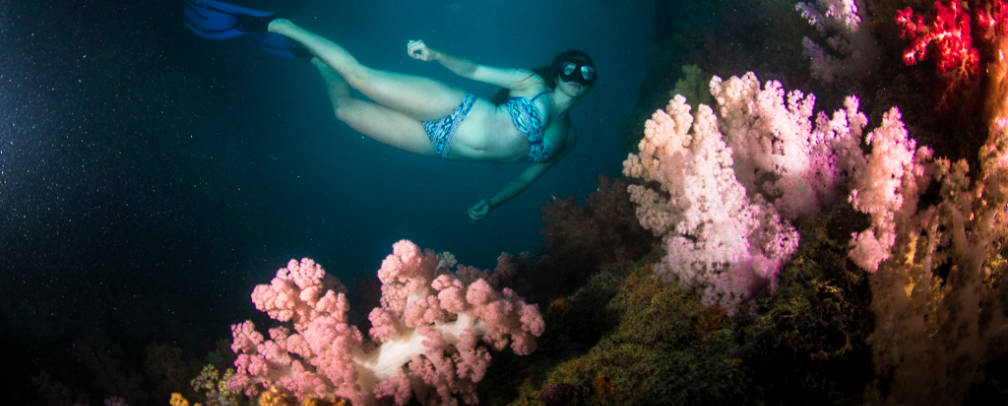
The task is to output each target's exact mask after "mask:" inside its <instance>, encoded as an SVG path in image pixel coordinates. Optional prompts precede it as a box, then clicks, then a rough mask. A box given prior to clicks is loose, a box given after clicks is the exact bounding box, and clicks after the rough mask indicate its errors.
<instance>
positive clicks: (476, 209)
mask: <svg viewBox="0 0 1008 406" xmlns="http://www.w3.org/2000/svg"><path fill="white" fill-rule="evenodd" d="M468 213H469V218H470V219H471V220H472V221H480V220H483V219H485V218H486V216H487V214H489V213H490V202H488V201H486V200H480V201H479V202H476V204H474V205H472V206H470V207H469V210H468Z"/></svg>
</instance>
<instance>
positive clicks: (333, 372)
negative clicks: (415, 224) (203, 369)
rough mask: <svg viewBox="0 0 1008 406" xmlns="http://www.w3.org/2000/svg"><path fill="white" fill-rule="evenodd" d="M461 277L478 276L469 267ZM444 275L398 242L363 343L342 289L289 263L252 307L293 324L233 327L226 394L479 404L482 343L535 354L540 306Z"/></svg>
mask: <svg viewBox="0 0 1008 406" xmlns="http://www.w3.org/2000/svg"><path fill="white" fill-rule="evenodd" d="M465 275H473V276H477V275H482V273H481V272H474V271H473V270H468V271H467V272H465ZM465 275H456V274H454V273H451V272H449V269H448V268H447V267H446V266H444V262H439V261H438V258H437V257H436V256H435V255H434V253H433V252H432V251H430V250H421V249H420V248H419V247H418V246H416V244H413V243H412V242H409V241H406V240H403V241H399V242H397V243H396V244H395V245H394V246H393V253H392V254H391V255H389V256H388V257H387V258H386V259H385V261H383V262H382V266H381V269H380V270H379V271H378V276H379V278H380V279H381V282H382V298H381V306H380V307H378V308H375V309H374V310H372V311H371V314H370V316H369V318H370V320H371V324H372V327H371V331H370V335H371V337H372V339H373V340H374V342H369V341H368V340H366V339H365V338H364V336H363V335H362V334H361V332H360V331H359V330H358V329H357V327H356V326H353V325H351V324H349V323H348V322H347V317H346V313H347V311H348V310H349V305H348V304H347V299H346V294H345V293H344V289H343V288H342V286H341V285H339V283H338V282H337V281H335V279H333V278H332V277H330V276H328V275H327V274H326V273H325V271H324V270H323V269H322V268H321V267H320V266H319V265H318V264H316V263H314V261H312V260H310V259H307V258H306V259H303V260H301V262H298V261H293V260H292V261H290V263H288V265H287V267H286V268H282V269H280V270H279V271H277V275H276V277H275V278H274V279H273V280H272V281H271V283H270V284H269V285H259V286H256V288H255V290H254V291H253V294H252V300H253V302H255V305H256V308H257V309H259V310H261V311H264V312H266V313H267V314H269V315H270V317H272V318H273V319H275V320H278V321H282V322H287V321H289V322H291V323H292V325H293V327H294V331H291V330H290V329H288V328H287V327H275V328H272V329H270V330H269V339H266V338H265V337H264V336H263V335H262V334H260V333H259V332H258V331H256V329H255V326H254V325H253V324H252V322H251V321H245V322H243V323H240V324H237V325H234V326H232V332H233V335H234V342H233V344H232V346H231V348H232V350H234V351H235V353H237V354H238V358H237V360H236V361H235V368H236V370H237V371H236V374H235V375H234V376H233V377H232V378H231V379H230V380H229V381H228V385H229V386H230V387H231V388H232V389H241V390H244V391H245V392H246V393H247V394H249V395H255V394H257V393H259V392H261V391H262V390H264V389H266V388H269V387H270V386H278V387H280V388H283V389H284V390H286V391H288V392H290V393H292V394H293V395H295V396H296V397H297V398H298V399H300V400H305V399H308V398H315V399H324V400H335V399H336V398H346V399H350V400H351V401H352V402H353V403H354V404H355V405H366V404H372V403H374V401H375V400H376V399H378V398H383V397H391V398H393V399H394V400H395V403H396V404H406V403H407V402H409V400H410V399H411V397H412V396H413V395H416V396H418V400H419V401H420V402H421V403H424V404H456V403H457V400H456V398H461V400H462V401H463V402H465V403H468V404H471V403H476V402H477V398H476V383H477V382H479V381H480V380H482V379H483V376H484V375H485V373H486V370H487V368H488V367H489V365H490V353H489V351H488V350H487V348H486V346H485V345H481V344H480V343H484V344H487V345H489V346H491V347H493V348H494V349H496V350H502V349H504V348H506V347H508V346H510V347H511V349H512V350H513V351H514V352H515V353H517V354H519V355H527V354H529V353H531V352H532V351H534V350H535V346H536V337H538V336H539V335H541V334H542V333H543V330H544V328H545V325H544V323H543V319H542V317H541V315H540V313H539V310H538V307H537V306H536V305H530V304H527V303H525V301H524V300H523V299H522V298H521V297H519V296H518V295H516V294H515V293H514V292H513V291H511V290H510V289H507V288H505V289H503V290H500V291H498V290H496V289H494V288H492V287H491V286H490V284H489V283H487V282H486V281H485V280H484V279H482V278H479V279H472V278H467V277H466V276H465Z"/></svg>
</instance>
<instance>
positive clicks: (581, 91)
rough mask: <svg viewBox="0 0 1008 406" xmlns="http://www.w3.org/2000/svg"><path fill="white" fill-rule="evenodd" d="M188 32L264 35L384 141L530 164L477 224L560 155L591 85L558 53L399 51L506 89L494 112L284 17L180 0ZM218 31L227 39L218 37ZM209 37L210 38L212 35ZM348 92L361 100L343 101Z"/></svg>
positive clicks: (580, 56) (586, 61) (483, 209)
mask: <svg viewBox="0 0 1008 406" xmlns="http://www.w3.org/2000/svg"><path fill="white" fill-rule="evenodd" d="M185 7H186V9H185V11H186V19H187V20H186V26H187V27H189V28H190V29H192V30H193V31H194V32H196V33H197V34H200V35H203V36H206V37H211V38H225V37H231V36H237V35H245V34H250V33H256V32H259V33H262V32H264V31H266V32H269V33H274V34H279V35H281V36H283V37H285V38H287V39H289V40H291V41H293V43H292V44H290V45H291V46H289V47H284V46H282V45H277V44H283V42H278V41H276V38H269V37H268V35H269V34H266V35H267V36H262V35H261V34H257V35H260V36H259V37H257V38H253V39H254V40H256V41H257V42H259V45H260V46H263V47H266V48H274V49H273V50H274V51H276V50H280V51H281V52H282V51H283V49H284V48H286V49H289V50H290V51H291V52H293V53H294V54H295V55H297V56H300V57H302V58H304V59H309V60H310V61H311V62H312V64H314V65H315V67H316V68H317V69H318V70H319V72H320V73H321V74H322V77H323V79H324V80H325V82H326V85H327V87H328V92H329V98H330V100H331V102H332V107H333V111H334V112H335V114H336V117H337V118H338V119H339V120H341V121H343V122H344V123H346V124H347V125H349V126H350V127H351V128H353V129H355V130H356V131H358V132H360V133H362V134H364V135H367V136H368V137H370V138H373V139H375V140H377V141H380V142H382V143H384V144H387V145H390V146H393V147H395V148H399V149H402V150H405V151H409V152H412V153H415V154H419V155H427V156H438V157H441V158H442V159H447V160H459V161H462V160H469V161H489V162H519V161H528V162H529V166H528V167H527V168H525V170H523V171H522V172H521V174H519V175H518V176H517V177H515V178H514V179H513V180H511V181H510V182H509V183H508V184H507V185H505V186H504V187H503V188H502V189H501V190H500V191H498V192H497V193H496V194H495V195H493V196H492V197H490V198H488V199H483V200H480V201H479V202H477V203H476V204H473V205H472V206H471V207H469V209H468V214H469V217H470V218H471V219H473V220H482V219H484V218H486V216H487V214H489V212H490V211H491V210H493V209H494V208H496V207H497V206H500V205H501V204H503V203H504V202H507V201H508V200H510V199H511V198H513V197H515V196H516V195H518V194H519V193H521V192H522V191H523V190H525V189H526V188H528V186H529V185H530V184H531V183H532V182H534V181H535V180H536V179H538V178H539V177H540V176H542V175H543V173H544V172H546V170H548V169H549V168H550V167H551V166H552V165H553V164H554V163H556V162H557V161H558V160H559V159H561V158H562V157H563V156H564V155H565V154H567V153H568V152H569V151H570V150H571V148H573V147H574V143H575V142H576V141H577V140H576V136H575V133H574V131H572V128H571V124H570V118H569V115H568V113H569V111H570V108H571V106H573V105H574V103H575V102H577V101H578V100H579V99H580V98H581V97H582V96H584V95H585V93H587V92H588V90H590V89H591V87H592V84H593V83H594V81H595V79H596V74H595V65H594V63H593V62H592V60H591V58H589V57H588V55H586V54H585V53H584V52H581V51H576V50H571V51H566V52H563V53H561V54H559V55H557V57H556V58H555V59H554V61H553V63H552V64H551V65H549V67H547V68H544V69H541V70H536V71H532V70H528V69H515V68H498V67H490V66H485V65H481V64H478V63H475V62H472V61H469V60H466V59H463V58H460V57H456V56H452V55H448V54H445V53H443V52H439V51H436V50H434V49H432V48H430V47H428V46H427V44H425V43H424V42H423V41H419V40H412V41H409V42H408V44H407V47H406V51H407V54H408V55H409V56H410V57H412V58H415V59H418V60H421V61H427V62H438V63H440V64H441V65H443V66H444V67H446V68H448V69H449V70H451V71H452V72H454V73H456V74H458V75H459V76H462V77H465V78H468V79H472V80H476V81H480V82H485V83H489V84H493V85H496V86H500V87H501V88H503V89H506V90H507V92H508V93H509V96H510V97H509V98H507V100H506V101H505V102H504V103H503V104H500V105H495V104H494V103H492V102H490V101H488V100H486V99H482V98H479V97H477V96H475V95H473V94H472V93H468V92H464V91H462V90H459V89H457V88H454V87H451V86H448V85H446V84H444V83H441V82H438V81H436V80H433V79H429V78H425V77H419V76H412V75H406V74H401V73H394V72H388V71H382V70H377V69H373V68H370V67H367V66H364V65H362V64H361V63H359V62H358V61H357V59H355V58H354V57H353V55H351V54H350V53H349V52H347V51H346V50H345V49H344V48H343V47H341V46H339V45H338V44H336V43H334V42H332V41H330V40H328V39H326V38H323V37H321V36H319V35H317V34H315V33H312V32H310V31H308V30H306V29H304V28H302V27H299V26H297V25H296V24H294V23H293V22H291V21H290V20H288V19H285V18H273V17H274V15H272V14H270V13H266V12H260V11H257V10H251V9H247V8H243V7H238V6H234V5H231V4H227V3H221V2H217V1H212V0H186V6H185ZM220 33H225V34H222V35H219V34H220ZM211 35H214V36H211ZM350 87H352V88H354V89H356V90H358V91H359V92H360V93H361V94H363V95H364V96H366V97H367V98H369V99H370V101H369V100H362V99H357V98H353V97H351V94H350Z"/></svg>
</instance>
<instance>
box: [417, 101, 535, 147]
mask: <svg viewBox="0 0 1008 406" xmlns="http://www.w3.org/2000/svg"><path fill="white" fill-rule="evenodd" d="M546 93H547V91H543V92H541V93H539V94H537V95H535V96H534V97H532V98H531V99H528V98H525V97H512V98H510V99H508V101H507V103H505V104H504V107H505V108H507V110H508V113H509V114H510V115H511V122H512V123H514V126H515V128H516V129H518V132H520V133H522V135H524V136H525V139H526V140H528V143H529V153H528V159H529V161H532V162H545V161H548V160H549V159H550V158H552V157H553V150H552V148H550V147H549V146H548V145H546V143H545V142H543V122H542V113H540V112H539V109H538V108H536V106H535V100H536V99H538V98H539V96H542V95H544V94H546ZM475 103H476V96H475V95H473V94H472V93H466V94H465V96H463V97H462V103H461V104H459V106H458V108H457V109H455V111H453V112H452V113H451V114H449V115H447V116H444V117H441V118H439V119H437V120H431V121H424V122H423V127H424V131H427V138H429V139H430V142H431V145H433V146H434V152H435V153H437V154H438V156H440V157H441V158H442V159H448V153H449V152H450V151H451V141H452V138H453V137H455V131H457V130H458V126H459V124H461V123H462V120H464V119H465V117H466V115H468V114H469V110H472V106H473V104H475Z"/></svg>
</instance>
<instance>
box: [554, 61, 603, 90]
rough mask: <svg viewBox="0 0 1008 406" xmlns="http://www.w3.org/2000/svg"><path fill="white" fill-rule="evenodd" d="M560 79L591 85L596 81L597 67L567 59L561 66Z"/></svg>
mask: <svg viewBox="0 0 1008 406" xmlns="http://www.w3.org/2000/svg"><path fill="white" fill-rule="evenodd" d="M560 79H561V80H564V81H567V82H577V83H580V84H582V85H585V86H591V84H592V83H594V82H595V67H594V66H591V65H588V64H585V63H583V62H580V61H565V62H564V63H563V65H561V67H560Z"/></svg>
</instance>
